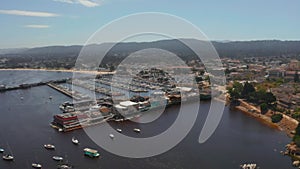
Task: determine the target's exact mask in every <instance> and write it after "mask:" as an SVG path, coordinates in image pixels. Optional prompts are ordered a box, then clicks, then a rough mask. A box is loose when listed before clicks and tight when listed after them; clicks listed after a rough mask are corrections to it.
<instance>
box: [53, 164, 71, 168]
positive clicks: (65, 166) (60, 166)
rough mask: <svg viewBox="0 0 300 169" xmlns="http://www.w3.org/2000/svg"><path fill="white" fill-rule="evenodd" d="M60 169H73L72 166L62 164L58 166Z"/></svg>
mask: <svg viewBox="0 0 300 169" xmlns="http://www.w3.org/2000/svg"><path fill="white" fill-rule="evenodd" d="M57 168H58V169H71V168H72V166H70V165H68V164H60V165H58V166H57Z"/></svg>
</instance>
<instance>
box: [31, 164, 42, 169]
mask: <svg viewBox="0 0 300 169" xmlns="http://www.w3.org/2000/svg"><path fill="white" fill-rule="evenodd" d="M31 166H32V167H33V168H42V165H41V164H38V163H32V164H31Z"/></svg>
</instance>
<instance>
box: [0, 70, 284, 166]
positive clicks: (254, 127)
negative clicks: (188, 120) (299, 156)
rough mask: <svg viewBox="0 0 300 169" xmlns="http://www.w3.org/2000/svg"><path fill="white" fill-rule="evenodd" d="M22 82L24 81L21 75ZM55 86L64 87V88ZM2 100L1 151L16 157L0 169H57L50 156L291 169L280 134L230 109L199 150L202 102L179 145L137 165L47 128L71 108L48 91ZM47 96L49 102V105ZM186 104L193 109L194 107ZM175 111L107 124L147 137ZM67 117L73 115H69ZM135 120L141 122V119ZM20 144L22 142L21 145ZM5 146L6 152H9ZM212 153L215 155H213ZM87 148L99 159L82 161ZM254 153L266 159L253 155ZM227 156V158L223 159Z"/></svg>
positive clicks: (105, 162) (79, 135)
mask: <svg viewBox="0 0 300 169" xmlns="http://www.w3.org/2000/svg"><path fill="white" fill-rule="evenodd" d="M25 74H27V73H25ZM55 75H56V74H55ZM20 76H23V77H25V75H20ZM6 80H9V78H6ZM26 83H30V82H26ZM59 85H64V83H60V84H59ZM157 94H159V93H157ZM0 95H1V97H0V102H1V107H0V113H1V115H2V116H5V118H1V119H0V125H1V126H2V127H3V128H5V130H2V131H0V137H1V140H0V147H1V148H3V149H4V150H5V151H8V150H9V149H10V148H11V150H9V151H8V152H9V153H11V154H12V155H13V156H14V161H13V162H9V161H4V160H1V161H0V168H24V167H25V168H32V166H31V165H32V163H37V164H41V165H42V166H43V168H57V167H58V163H57V161H55V160H53V159H52V157H53V156H60V157H63V158H64V160H65V161H67V162H68V164H71V165H72V166H74V168H103V169H108V168H118V167H119V166H120V165H121V166H123V168H124V169H136V168H138V166H144V168H145V169H152V168H162V167H161V164H162V163H164V162H165V161H166V160H167V161H168V162H169V163H168V164H167V165H166V167H165V168H176V167H177V166H178V165H179V164H180V167H182V168H197V167H198V166H199V165H201V166H202V167H203V168H224V167H225V168H240V165H241V164H243V163H245V162H247V161H249V159H250V160H251V161H253V162H255V163H256V164H258V166H259V167H260V168H285V167H286V166H289V165H290V159H288V158H286V157H284V156H282V155H281V154H280V153H279V151H280V150H281V148H282V147H284V146H285V145H286V144H287V143H289V141H290V140H289V138H287V137H286V136H285V134H284V133H282V132H279V131H277V130H274V129H271V128H268V127H266V126H265V125H261V124H260V123H259V122H256V121H255V120H252V119H251V118H249V117H248V116H245V115H244V114H242V113H240V112H235V111H232V110H230V109H229V107H226V108H225V111H224V115H223V118H222V122H221V124H220V126H219V127H218V129H217V130H216V133H215V134H214V135H213V137H212V138H210V139H209V141H208V142H207V143H206V144H199V143H198V142H197V139H198V136H199V135H198V134H199V133H200V132H201V127H198V126H202V125H203V117H206V116H207V112H208V110H209V104H210V102H209V101H203V102H201V109H200V110H199V115H198V118H197V121H196V124H195V126H194V128H193V129H192V130H191V131H190V133H189V135H188V136H187V137H186V139H185V140H184V141H183V142H182V143H181V144H180V145H178V146H176V147H175V148H173V149H172V150H170V151H169V152H167V153H165V154H162V155H159V156H156V157H155V158H146V159H139V160H135V159H128V158H123V157H119V156H116V155H113V154H111V153H109V152H107V151H105V150H104V149H103V148H101V147H99V146H98V145H97V144H95V143H94V142H93V141H92V140H91V139H90V138H89V137H88V135H87V134H86V133H85V131H84V130H72V131H69V132H65V133H64V132H59V131H57V130H53V129H52V128H51V127H49V123H51V122H52V121H53V117H54V116H55V115H58V114H65V113H63V110H61V109H60V108H59V107H61V105H62V104H64V103H65V102H66V103H68V102H69V103H70V104H72V103H73V99H72V98H71V97H69V96H67V95H65V94H62V93H61V92H59V91H57V90H55V89H53V88H50V87H49V86H47V85H42V86H37V87H33V88H28V89H26V90H22V89H18V90H10V91H7V92H2V93H0ZM141 95H142V94H141ZM49 96H52V97H51V98H52V99H50V97H49ZM21 97H23V99H21ZM102 97H104V98H106V97H105V96H102ZM98 101H99V103H101V102H102V103H103V102H104V100H102V101H101V99H100V100H98ZM188 104H191V106H192V105H193V104H194V103H193V102H190V103H188ZM66 105H68V104H66ZM178 107H179V105H177V104H175V105H173V106H169V107H168V108H167V109H166V111H165V113H163V114H162V115H161V117H160V118H159V119H157V120H156V121H155V122H153V123H151V125H149V124H138V123H134V122H131V121H130V120H126V121H114V120H111V121H109V124H110V125H111V126H112V127H113V128H115V129H116V130H117V131H118V132H121V133H122V134H124V135H127V136H131V137H136V136H139V137H149V136H152V135H156V134H159V133H161V132H162V131H164V130H166V129H168V127H169V126H170V125H171V124H172V122H173V120H174V119H176V117H177V114H176V112H177V109H178ZM94 108H96V106H95V107H94ZM66 110H67V109H66ZM84 110H89V106H86V107H85V106H84V107H82V111H84ZM69 111H72V110H71V109H69ZM187 113H188V112H187ZM145 116H152V114H151V113H147V114H145ZM136 120H139V117H137V118H136ZM245 124H246V125H245ZM101 125H102V124H97V125H92V126H89V127H88V129H91V130H92V129H94V128H95V129H96V128H98V127H100V128H101ZM16 126H18V127H19V130H16V129H15V127H16ZM158 126H159V127H158ZM134 129H140V133H137V132H135V131H134ZM12 131H13V132H12ZM256 131H259V132H256ZM178 132H180V131H178ZM73 137H75V138H76V139H78V140H79V144H78V145H74V143H73V142H72V141H71V140H72V138H73ZM103 137H107V138H108V139H109V140H111V141H112V142H113V141H117V140H118V137H116V135H115V136H114V139H111V138H110V136H109V134H107V135H103ZM253 137H255V138H256V139H255V141H251V139H253ZM24 138H26V139H24ZM20 140H22V141H21V142H22V143H21V144H20ZM270 140H273V141H270ZM257 142H259V143H261V144H262V145H259V144H257ZM7 143H9V145H10V146H9V147H10V148H8V147H7ZM48 143H49V144H53V145H55V150H54V151H52V150H47V149H45V148H44V147H43V145H44V144H48ZM23 145H26V146H23ZM212 147H213V149H214V150H215V151H211V149H212ZM85 148H92V149H96V150H98V152H99V154H100V156H101V157H100V158H96V159H90V158H89V157H85V156H84V152H83V150H84V149H85ZM183 150H184V151H183ZM219 150H222V151H219ZM258 150H260V151H263V152H265V153H259V154H257V153H256V152H257V151H258ZM227 152H231V153H230V154H227ZM187 154H197V156H195V158H190V157H191V156H190V155H187ZM241 154H242V155H241ZM216 156H218V157H219V158H218V161H219V162H218V163H215V157H216ZM24 157H26V158H24ZM266 157H267V158H268V159H272V161H273V162H272V163H266V162H265V159H266ZM174 159H176V160H174ZM135 166H136V167H135Z"/></svg>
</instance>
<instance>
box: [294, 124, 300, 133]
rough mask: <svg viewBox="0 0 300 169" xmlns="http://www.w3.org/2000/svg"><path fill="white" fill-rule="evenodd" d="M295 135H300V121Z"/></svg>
mask: <svg viewBox="0 0 300 169" xmlns="http://www.w3.org/2000/svg"><path fill="white" fill-rule="evenodd" d="M295 135H300V123H299V124H298V126H297V127H296V129H295Z"/></svg>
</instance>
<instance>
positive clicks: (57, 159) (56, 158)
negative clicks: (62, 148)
mask: <svg viewBox="0 0 300 169" xmlns="http://www.w3.org/2000/svg"><path fill="white" fill-rule="evenodd" d="M52 159H53V160H55V161H62V160H64V158H63V157H60V156H53V157H52Z"/></svg>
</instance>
